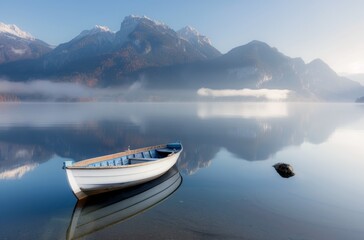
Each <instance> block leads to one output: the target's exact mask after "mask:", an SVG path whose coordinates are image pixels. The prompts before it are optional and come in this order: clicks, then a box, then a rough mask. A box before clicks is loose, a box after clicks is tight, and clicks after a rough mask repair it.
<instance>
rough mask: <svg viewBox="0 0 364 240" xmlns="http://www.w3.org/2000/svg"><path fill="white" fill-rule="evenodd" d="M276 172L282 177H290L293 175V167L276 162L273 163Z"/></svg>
mask: <svg viewBox="0 0 364 240" xmlns="http://www.w3.org/2000/svg"><path fill="white" fill-rule="evenodd" d="M273 167H274V168H275V169H276V171H277V173H278V174H279V175H280V176H281V177H283V178H290V177H293V176H294V175H295V173H294V172H293V167H292V166H291V165H289V164H287V163H276V164H274V165H273Z"/></svg>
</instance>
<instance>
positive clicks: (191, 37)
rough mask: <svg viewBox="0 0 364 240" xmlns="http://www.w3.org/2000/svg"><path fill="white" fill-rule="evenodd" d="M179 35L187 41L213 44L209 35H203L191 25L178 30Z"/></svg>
mask: <svg viewBox="0 0 364 240" xmlns="http://www.w3.org/2000/svg"><path fill="white" fill-rule="evenodd" d="M177 33H178V36H179V37H180V38H182V39H184V40H186V41H189V42H194V43H198V44H201V45H203V44H209V45H211V41H210V39H209V38H208V37H206V36H204V35H201V34H200V33H199V32H198V31H197V30H196V29H195V28H193V27H191V26H186V27H184V28H182V29H180V30H178V31H177Z"/></svg>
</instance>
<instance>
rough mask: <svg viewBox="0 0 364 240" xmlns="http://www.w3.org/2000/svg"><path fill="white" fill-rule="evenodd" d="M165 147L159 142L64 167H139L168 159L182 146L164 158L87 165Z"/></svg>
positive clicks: (85, 168) (86, 168)
mask: <svg viewBox="0 0 364 240" xmlns="http://www.w3.org/2000/svg"><path fill="white" fill-rule="evenodd" d="M165 147H167V144H160V145H155V146H150V147H144V148H138V149H133V150H127V151H123V152H119V153H114V154H109V155H105V156H101V157H95V158H89V159H85V160H82V161H79V162H76V163H75V164H73V165H71V166H67V167H66V169H70V170H73V169H75V170H76V169H77V170H102V169H120V168H130V167H139V166H144V165H151V164H155V163H156V162H161V161H163V160H168V159H169V158H170V157H173V156H174V155H175V154H178V153H180V152H181V151H182V150H183V147H182V148H181V149H179V151H178V152H175V153H171V154H170V155H168V156H167V157H164V158H156V160H155V161H149V162H142V163H135V164H128V165H118V166H99V167H89V166H88V165H90V164H93V163H97V162H102V161H106V160H111V159H113V158H118V157H123V156H127V155H130V154H135V153H140V152H144V151H150V150H155V149H158V148H165Z"/></svg>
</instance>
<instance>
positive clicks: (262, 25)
mask: <svg viewBox="0 0 364 240" xmlns="http://www.w3.org/2000/svg"><path fill="white" fill-rule="evenodd" d="M363 11H364V1H363V0H342V1H338V0H336V1H335V0H332V1H330V0H295V1H293V0H266V1H263V0H254V1H253V0H251V1H247V0H240V1H238V0H221V1H217V0H199V1H196V0H195V1H192V0H183V1H182V0H181V1H175V0H155V1H151V0H144V1H141V0H130V1H126V0H125V1H120V0H119V1H116V0H114V1H113V0H109V1H106V0H105V1H92V0H89V1H86V0H78V1H76V0H73V1H71V0H62V1H51V0H32V1H25V0H23V1H21V0H1V1H0V21H1V22H4V23H7V24H9V23H11V24H16V25H17V26H18V27H20V28H21V29H23V30H25V31H27V32H30V33H31V34H32V35H34V36H35V37H37V38H39V39H42V40H44V41H46V42H48V43H50V44H53V45H57V44H59V43H62V42H66V41H69V40H70V39H71V38H73V37H75V36H76V35H77V34H79V33H80V32H81V31H82V30H84V29H89V28H92V27H93V26H94V25H96V24H98V25H106V26H108V27H109V28H110V29H111V30H114V31H116V30H118V29H119V26H120V23H121V21H122V20H123V18H124V17H125V16H126V15H130V14H135V15H147V16H148V17H150V18H153V19H156V20H159V21H162V22H164V23H166V24H167V25H169V26H170V27H172V28H173V29H175V30H178V29H179V28H182V27H183V26H185V25H191V26H193V27H195V28H196V29H198V30H199V31H200V32H201V33H202V34H204V35H206V36H208V37H209V38H210V39H211V40H212V43H213V45H214V46H215V47H216V48H218V49H219V50H220V51H222V52H227V51H229V50H230V49H232V48H233V47H236V46H239V45H242V44H246V43H247V42H249V41H251V40H254V39H257V40H261V41H264V42H267V43H268V44H270V45H271V46H274V47H277V48H278V49H279V50H280V51H281V52H283V53H285V54H286V55H288V56H291V57H302V58H303V59H304V60H305V61H306V62H308V61H311V60H313V59H314V58H321V59H323V60H324V61H326V62H327V63H328V64H329V65H330V66H331V67H333V68H334V70H336V71H337V72H352V73H353V72H364V14H363Z"/></svg>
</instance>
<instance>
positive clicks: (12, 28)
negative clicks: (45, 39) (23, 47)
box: [0, 22, 35, 40]
mask: <svg viewBox="0 0 364 240" xmlns="http://www.w3.org/2000/svg"><path fill="white" fill-rule="evenodd" d="M0 33H7V34H11V35H13V36H16V37H19V38H24V39H28V40H35V38H34V37H33V36H32V35H31V34H30V33H27V32H24V31H23V30H21V29H20V28H18V27H17V26H16V25H14V24H5V23H2V22H0Z"/></svg>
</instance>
